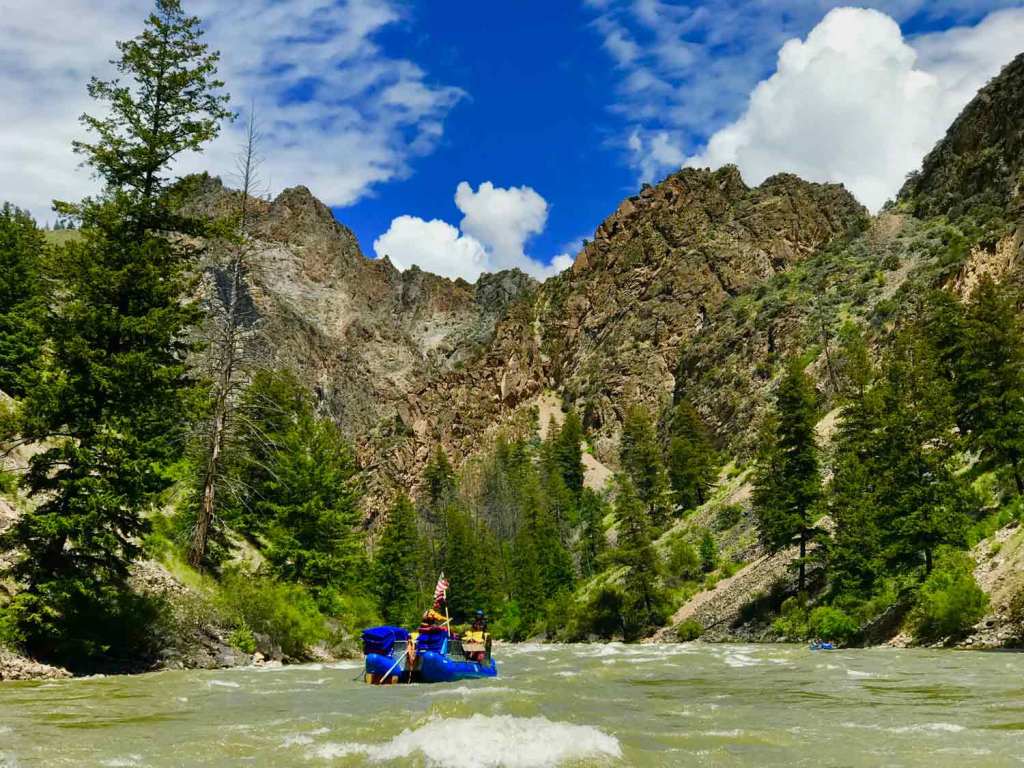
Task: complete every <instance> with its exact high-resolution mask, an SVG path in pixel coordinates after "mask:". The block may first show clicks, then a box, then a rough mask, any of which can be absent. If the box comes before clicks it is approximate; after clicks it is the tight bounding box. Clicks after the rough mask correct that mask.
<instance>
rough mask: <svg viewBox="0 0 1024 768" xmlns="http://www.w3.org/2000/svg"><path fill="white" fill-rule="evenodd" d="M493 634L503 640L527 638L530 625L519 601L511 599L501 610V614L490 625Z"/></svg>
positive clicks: (515, 640)
mask: <svg viewBox="0 0 1024 768" xmlns="http://www.w3.org/2000/svg"><path fill="white" fill-rule="evenodd" d="M490 630H491V634H492V635H494V636H495V637H498V638H501V639H502V640H512V641H513V642H518V641H520V640H525V639H526V635H527V632H528V631H529V626H528V625H527V623H526V620H525V619H524V618H523V612H522V610H521V609H520V608H519V603H517V602H516V601H515V600H509V601H508V602H507V603H505V607H504V608H503V609H502V611H501V615H500V616H499V617H498V619H497V620H496V621H494V622H493V623H492V624H491V625H490Z"/></svg>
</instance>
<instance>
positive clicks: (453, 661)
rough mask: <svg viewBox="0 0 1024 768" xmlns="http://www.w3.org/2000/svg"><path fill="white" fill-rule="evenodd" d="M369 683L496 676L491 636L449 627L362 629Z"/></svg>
mask: <svg viewBox="0 0 1024 768" xmlns="http://www.w3.org/2000/svg"><path fill="white" fill-rule="evenodd" d="M363 653H364V655H365V657H366V661H365V674H366V682H367V683H370V684H371V685H391V684H395V683H451V682H455V681H456V680H471V679H475V678H481V677H497V676H498V665H497V664H496V663H495V661H494V659H493V658H492V657H491V642H490V635H488V634H487V633H486V632H466V633H464V634H463V635H462V636H461V637H459V636H458V635H455V634H453V633H451V632H450V631H449V629H448V628H447V627H436V628H430V629H426V628H424V629H420V630H417V631H415V632H409V631H408V630H406V629H403V628H402V627H388V626H383V627H371V628H370V629H367V630H364V631H363Z"/></svg>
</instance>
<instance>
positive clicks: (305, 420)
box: [257, 413, 366, 594]
mask: <svg viewBox="0 0 1024 768" xmlns="http://www.w3.org/2000/svg"><path fill="white" fill-rule="evenodd" d="M358 469H359V468H358V465H357V463H356V457H355V453H354V451H353V450H352V448H351V447H350V446H349V445H348V444H347V443H346V441H345V439H344V437H343V436H342V434H341V430H340V429H339V428H338V427H337V426H336V425H335V424H334V423H333V422H331V421H329V420H327V419H317V418H315V417H314V416H313V415H312V414H308V413H307V414H303V415H302V416H300V417H299V419H298V421H297V422H296V423H295V424H294V425H292V427H291V428H290V429H288V430H287V431H286V432H285V433H284V435H283V437H282V439H281V441H280V444H279V445H277V446H275V448H274V451H273V452H272V454H271V456H270V465H269V473H268V474H269V479H268V481H267V482H266V483H265V484H264V485H263V487H262V488H261V489H260V498H259V501H258V502H257V511H258V512H259V514H260V515H261V516H262V517H264V518H265V519H267V520H268V521H270V523H269V526H268V528H267V542H268V547H267V560H268V562H269V563H270V565H271V567H272V568H273V570H274V572H275V573H276V575H277V576H279V577H280V578H282V579H285V580H288V581H295V582H299V583H302V584H305V585H306V586H308V587H311V588H312V590H313V591H314V593H316V594H323V593H324V592H325V591H328V590H330V591H334V590H340V591H346V590H354V589H359V588H361V587H362V586H363V585H364V584H365V573H366V567H365V566H366V558H365V547H364V537H363V532H362V521H363V515H362V510H361V509H360V506H359V503H360V499H361V496H362V494H361V489H360V485H359V483H360V478H359V472H358Z"/></svg>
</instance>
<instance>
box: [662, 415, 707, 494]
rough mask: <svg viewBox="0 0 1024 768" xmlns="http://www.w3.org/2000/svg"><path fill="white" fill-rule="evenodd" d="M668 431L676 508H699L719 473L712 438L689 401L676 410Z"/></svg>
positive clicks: (669, 465)
mask: <svg viewBox="0 0 1024 768" xmlns="http://www.w3.org/2000/svg"><path fill="white" fill-rule="evenodd" d="M666 431H667V433H668V435H667V436H668V440H667V446H668V450H667V451H666V455H667V458H666V464H667V470H668V478H669V483H670V485H671V486H672V493H673V496H674V502H675V505H676V507H677V508H678V509H693V508H694V507H699V506H700V505H701V504H703V503H704V502H705V501H707V498H708V493H709V492H710V490H711V487H712V486H713V485H714V483H715V477H716V475H717V472H718V457H717V456H716V455H715V450H714V447H713V446H712V444H711V436H710V434H709V433H708V430H707V427H706V426H705V425H704V422H703V421H702V420H701V418H700V416H699V415H698V414H697V411H696V409H694V407H693V406H692V405H691V404H690V403H689V401H687V400H685V399H683V400H680V401H679V402H678V403H676V405H675V406H674V407H673V408H672V411H671V412H670V414H669V418H668V421H667V430H666Z"/></svg>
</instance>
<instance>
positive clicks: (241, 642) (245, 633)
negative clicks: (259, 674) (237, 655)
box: [228, 624, 256, 656]
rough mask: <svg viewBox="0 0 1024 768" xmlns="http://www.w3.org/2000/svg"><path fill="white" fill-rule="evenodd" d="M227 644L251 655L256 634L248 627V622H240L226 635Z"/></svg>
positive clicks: (253, 650) (254, 645) (254, 651)
mask: <svg viewBox="0 0 1024 768" xmlns="http://www.w3.org/2000/svg"><path fill="white" fill-rule="evenodd" d="M228 645H230V646H231V647H232V648H237V649H238V650H240V651H241V652H242V653H248V654H249V655H250V656H251V655H252V654H254V653H256V635H254V634H253V633H252V630H251V629H249V625H248V624H241V625H239V626H238V627H237V628H235V629H234V630H232V632H231V634H229V635H228Z"/></svg>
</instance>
